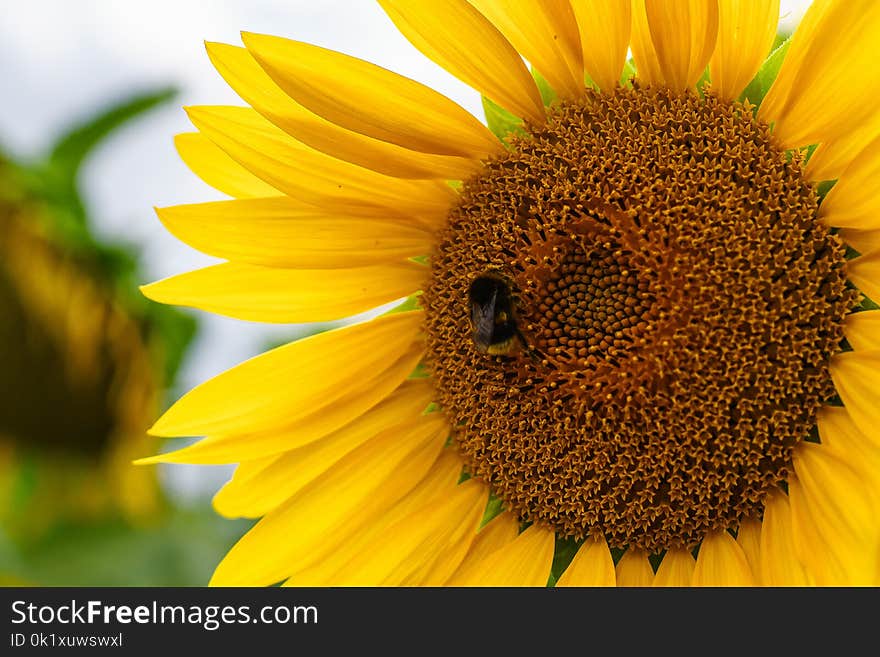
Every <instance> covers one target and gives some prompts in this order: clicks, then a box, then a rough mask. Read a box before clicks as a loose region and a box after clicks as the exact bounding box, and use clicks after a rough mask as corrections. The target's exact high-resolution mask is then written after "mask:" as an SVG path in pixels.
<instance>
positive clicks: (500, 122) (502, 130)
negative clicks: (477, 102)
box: [483, 96, 525, 144]
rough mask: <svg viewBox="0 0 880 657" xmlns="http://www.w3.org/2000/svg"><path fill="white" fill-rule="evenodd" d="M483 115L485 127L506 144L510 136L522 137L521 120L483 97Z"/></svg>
mask: <svg viewBox="0 0 880 657" xmlns="http://www.w3.org/2000/svg"><path fill="white" fill-rule="evenodd" d="M483 113H484V114H485V115H486V125H488V126H489V130H490V131H491V132H492V134H493V135H495V136H496V137H498V139H500V140H501V141H502V142H503V143H505V144H507V141H508V139H510V137H511V136H512V135H523V134H525V131H524V130H523V122H522V119H521V118H519V117H518V116H514V115H513V114H511V113H510V112H508V111H507V110H506V109H504V108H503V107H501V105H498V104H497V103H495V102H494V101H492V100H489V99H488V98H486V97H485V96H483Z"/></svg>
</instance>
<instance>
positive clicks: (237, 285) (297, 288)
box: [141, 262, 427, 324]
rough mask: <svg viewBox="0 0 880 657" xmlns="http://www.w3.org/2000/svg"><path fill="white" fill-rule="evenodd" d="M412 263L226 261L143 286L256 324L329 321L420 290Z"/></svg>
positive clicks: (423, 271)
mask: <svg viewBox="0 0 880 657" xmlns="http://www.w3.org/2000/svg"><path fill="white" fill-rule="evenodd" d="M426 277H427V268H426V267H425V266H424V265H420V264H418V263H414V262H399V263H386V264H382V265H371V266H369V267H354V268H348V269H276V268H273V267H260V266H257V265H248V264H242V263H238V262H227V263H223V264H220V265H213V266H211V267H205V268H204V269H197V270H195V271H191V272H187V273H185V274H180V275H178V276H172V277H170V278H166V279H164V280H161V281H158V282H156V283H152V284H150V285H144V286H143V287H141V292H143V294H144V296H146V297H147V298H148V299H152V300H153V301H158V302H159V303H165V304H170V305H176V306H188V307H191V308H198V309H199V310H204V311H206V312H210V313H216V314H218V315H225V316H227V317H234V318H236V319H244V320H248V321H252V322H274V323H279V324H296V323H306V322H330V321H333V320H336V319H342V318H343V317H351V316H352V315H356V314H358V313H362V312H366V311H367V310H370V309H372V308H377V307H378V306H381V305H383V304H386V303H390V302H391V301H394V300H396V299H401V298H403V297H407V296H409V295H411V294H413V293H414V292H417V291H418V290H419V289H421V286H422V283H424V282H425V279H426Z"/></svg>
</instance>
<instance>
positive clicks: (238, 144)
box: [187, 107, 456, 220]
mask: <svg viewBox="0 0 880 657" xmlns="http://www.w3.org/2000/svg"><path fill="white" fill-rule="evenodd" d="M187 114H188V115H189V117H190V120H192V122H193V123H194V124H195V125H196V127H197V128H198V129H199V131H200V132H201V133H202V134H204V135H205V136H207V137H208V138H209V139H210V140H211V141H213V142H214V143H215V144H217V145H218V146H219V147H220V148H222V149H223V150H224V151H226V153H227V154H228V155H229V156H230V157H231V158H232V159H234V160H235V161H236V162H238V163H239V164H241V165H242V166H244V167H245V168H246V169H248V170H249V171H251V172H253V173H254V175H256V176H257V177H259V178H260V179H262V180H265V181H266V182H268V183H269V184H271V185H272V186H273V187H276V188H277V189H280V190H281V191H283V192H284V193H286V194H288V195H289V196H292V197H293V198H295V199H299V200H300V201H303V202H305V203H311V204H312V205H317V206H319V207H321V208H322V209H324V210H328V211H341V212H349V213H352V214H357V215H359V216H376V214H377V208H381V209H382V212H381V214H388V213H389V212H390V213H392V214H398V215H399V214H401V213H405V214H412V215H416V216H422V215H424V216H425V217H427V218H431V219H434V220H436V219H442V218H444V217H445V216H446V213H447V211H448V209H449V204H450V203H451V202H452V201H453V200H454V199H455V198H456V194H455V192H454V190H453V189H452V187H450V186H449V185H447V184H446V183H445V182H443V181H439V180H419V181H416V180H402V179H400V178H392V177H390V176H385V175H382V174H380V173H376V172H375V171H370V170H369V169H364V168H363V167H358V166H355V165H353V164H350V163H348V162H343V161H342V160H337V159H336V158H334V157H330V156H329V155H326V154H324V153H321V152H319V151H316V150H315V149H313V148H309V147H308V146H306V145H305V144H303V143H302V142H299V141H297V140H296V139H294V138H293V137H291V136H290V135H288V134H287V133H285V132H283V131H282V130H280V129H279V128H277V127H276V126H274V125H272V124H271V123H270V122H269V121H267V120H266V119H264V118H263V117H262V116H260V115H259V114H257V113H256V112H255V111H254V110H252V109H250V108H247V107H190V108H187ZM380 216H381V215H380Z"/></svg>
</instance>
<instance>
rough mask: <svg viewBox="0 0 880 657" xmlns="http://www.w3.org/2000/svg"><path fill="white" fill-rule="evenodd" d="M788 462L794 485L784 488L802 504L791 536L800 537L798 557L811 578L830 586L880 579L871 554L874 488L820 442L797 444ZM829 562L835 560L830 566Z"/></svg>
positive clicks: (877, 533)
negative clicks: (792, 471)
mask: <svg viewBox="0 0 880 657" xmlns="http://www.w3.org/2000/svg"><path fill="white" fill-rule="evenodd" d="M793 462H794V469H795V474H796V478H797V482H798V484H799V486H797V485H796V486H795V487H794V488H790V490H791V491H792V496H795V495H798V496H799V497H800V498H801V499H799V500H798V505H799V506H800V507H802V508H803V512H799V514H798V515H797V516H796V517H797V518H798V521H799V522H798V523H796V524H795V529H796V532H797V536H798V539H797V540H800V541H801V542H802V544H803V546H804V547H803V549H802V552H803V554H804V558H805V559H806V560H807V564H808V566H809V567H810V569H811V570H813V571H815V572H816V575H817V579H818V580H819V581H820V583H822V584H834V585H874V584H877V583H878V582H880V579H878V575H880V573H878V571H877V559H876V555H877V551H878V549H880V505H878V502H880V491H878V490H877V489H876V487H874V486H873V485H869V484H873V483H874V482H867V481H865V479H864V478H862V477H860V476H859V473H858V472H856V471H855V470H854V469H853V468H851V467H850V466H848V465H847V463H846V462H845V461H843V460H841V459H840V458H837V457H836V456H835V455H834V453H833V451H832V450H830V449H828V448H826V447H825V446H824V445H816V444H813V443H802V444H800V445H798V448H797V449H796V450H795V452H794V455H793ZM792 506H793V507H794V506H795V502H794V497H793V499H792ZM807 516H809V518H807ZM801 518H803V520H804V522H803V523H800V520H801ZM810 520H812V522H810ZM811 538H812V539H813V540H812V541H811V540H810V539H811ZM820 550H821V551H820ZM830 565H836V566H837V569H836V571H835V570H832V569H831V568H829V566H830ZM826 578H833V579H832V580H831V581H828V580H827V579H826ZM838 578H840V579H838Z"/></svg>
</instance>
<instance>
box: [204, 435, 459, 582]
mask: <svg viewBox="0 0 880 657" xmlns="http://www.w3.org/2000/svg"><path fill="white" fill-rule="evenodd" d="M448 435H449V434H448V428H447V425H446V423H445V422H443V421H442V420H439V419H437V418H430V419H429V420H428V421H426V420H425V419H420V420H419V421H418V423H417V424H416V425H415V426H414V427H413V430H412V431H411V432H410V433H409V434H408V435H407V437H406V439H403V440H402V439H401V436H400V434H399V433H398V432H396V431H390V432H387V433H385V434H383V435H381V436H378V437H377V438H376V439H375V440H371V441H369V442H367V443H365V444H364V445H362V446H361V447H359V448H358V449H356V450H355V451H354V452H352V453H350V454H348V455H347V456H346V457H345V458H343V459H342V460H340V461H339V462H338V463H337V464H335V465H334V466H333V467H332V468H330V469H329V470H328V471H327V472H325V473H324V474H323V475H322V476H321V477H319V478H318V479H317V480H316V481H314V482H312V483H311V484H310V485H309V486H307V487H306V488H304V489H303V490H302V491H300V492H299V493H298V494H297V495H295V496H294V497H293V498H291V499H290V500H288V501H287V502H286V503H285V504H284V505H283V506H281V507H279V508H278V509H276V510H275V511H272V512H271V513H270V514H269V515H267V516H265V517H264V518H263V519H262V520H260V522H258V523H257V524H256V525H255V526H254V527H253V528H252V529H251V530H250V531H249V532H248V533H247V534H245V535H244V536H243V537H242V538H241V540H239V541H238V543H236V544H235V545H234V546H233V547H232V549H231V550H230V551H229V553H228V554H227V555H226V557H225V558H224V559H223V561H222V562H221V563H220V565H219V566H217V569H216V571H215V572H214V576H213V578H212V579H211V585H213V586H263V585H268V584H272V583H275V582H279V581H281V580H283V579H285V578H287V577H289V576H290V575H292V574H293V573H295V572H297V571H298V570H301V569H303V568H305V567H307V566H309V565H311V564H312V563H314V562H315V561H319V560H320V559H321V558H322V557H323V555H324V553H325V552H328V551H331V550H332V549H333V548H334V547H335V546H338V545H339V544H340V543H341V542H342V541H344V540H345V539H346V538H347V537H348V536H350V535H351V534H352V533H354V532H356V531H357V530H358V528H359V527H362V526H367V525H369V524H370V523H371V522H372V521H373V520H374V519H375V518H376V517H378V516H381V515H382V514H383V512H385V511H386V510H387V509H388V508H390V507H391V506H393V505H394V503H395V502H397V501H398V500H399V499H400V498H401V497H403V496H404V495H405V494H406V493H407V492H409V491H410V490H412V489H413V487H414V486H415V485H416V484H418V482H419V481H420V480H421V479H422V478H423V477H424V476H425V475H426V473H427V472H428V471H429V469H430V467H431V464H432V463H434V461H436V459H437V456H438V455H439V454H440V451H441V449H442V448H443V443H444V442H445V441H446V439H447V437H448Z"/></svg>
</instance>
